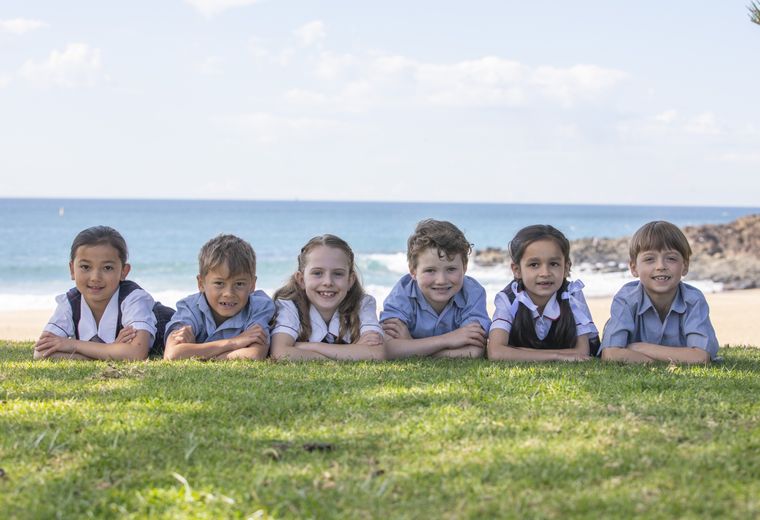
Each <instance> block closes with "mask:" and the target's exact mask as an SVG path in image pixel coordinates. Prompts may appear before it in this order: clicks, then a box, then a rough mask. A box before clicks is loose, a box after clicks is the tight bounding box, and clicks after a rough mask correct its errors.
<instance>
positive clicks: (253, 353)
mask: <svg viewBox="0 0 760 520" xmlns="http://www.w3.org/2000/svg"><path fill="white" fill-rule="evenodd" d="M268 353H269V347H265V346H264V345H252V346H250V347H244V348H239V349H237V350H230V351H229V352H225V353H223V354H219V355H218V356H214V358H213V359H218V360H232V359H251V360H257V361H262V360H264V359H266V358H267V354H268Z"/></svg>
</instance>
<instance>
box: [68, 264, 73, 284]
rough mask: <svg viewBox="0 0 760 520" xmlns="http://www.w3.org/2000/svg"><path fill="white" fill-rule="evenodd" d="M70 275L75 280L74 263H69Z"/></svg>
mask: <svg viewBox="0 0 760 520" xmlns="http://www.w3.org/2000/svg"><path fill="white" fill-rule="evenodd" d="M69 273H71V279H72V280H73V279H74V262H69Z"/></svg>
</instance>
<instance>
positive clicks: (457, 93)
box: [299, 51, 628, 110]
mask: <svg viewBox="0 0 760 520" xmlns="http://www.w3.org/2000/svg"><path fill="white" fill-rule="evenodd" d="M314 73H315V75H316V76H317V78H318V79H320V80H325V81H331V82H335V84H336V85H337V87H336V88H338V89H339V90H338V91H335V90H334V89H333V90H331V89H330V87H331V86H332V85H324V89H325V91H324V92H323V93H322V95H323V98H322V99H320V102H322V101H323V99H324V98H325V97H326V98H329V99H332V101H333V103H334V104H335V105H336V106H337V107H341V108H349V109H350V110H357V109H362V106H361V105H363V109H369V108H372V107H373V106H376V105H378V104H380V105H382V104H396V105H398V104H407V105H409V104H412V105H421V104H422V105H434V106H448V107H499V106H501V107H515V106H524V105H528V104H530V103H531V102H536V101H540V100H543V101H550V102H553V103H559V104H560V105H562V106H571V105H573V104H575V103H578V102H582V101H589V100H593V99H596V98H597V97H598V96H599V95H600V93H603V92H605V91H609V90H611V89H613V88H614V87H615V86H616V85H618V84H619V83H620V82H622V81H624V80H625V79H626V78H627V77H628V75H627V74H626V73H625V72H623V71H619V70H615V69H605V68H602V67H597V66H595V65H576V66H574V67H568V68H559V67H531V66H528V65H525V64H523V63H520V62H518V61H513V60H506V59H503V58H499V57H495V56H486V57H483V58H479V59H475V60H466V61H460V62H455V63H444V64H436V63H425V62H419V61H415V60H413V59H410V58H407V57H405V56H389V55H379V54H366V55H361V56H360V55H352V54H335V53H332V52H327V51H325V52H321V53H320V54H319V56H318V58H317V60H316V62H315V64H314ZM338 80H339V81H338ZM299 101H303V99H299Z"/></svg>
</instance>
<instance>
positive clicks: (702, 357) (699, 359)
mask: <svg viewBox="0 0 760 520" xmlns="http://www.w3.org/2000/svg"><path fill="white" fill-rule="evenodd" d="M692 350H693V351H694V360H695V361H694V362H695V363H704V364H707V363H709V362H710V360H711V357H710V353H709V352H707V351H706V350H702V349H701V348H696V347H693V348H692Z"/></svg>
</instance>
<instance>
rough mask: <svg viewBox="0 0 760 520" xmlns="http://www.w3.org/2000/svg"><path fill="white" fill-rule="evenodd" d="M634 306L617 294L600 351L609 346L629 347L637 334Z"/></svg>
mask: <svg viewBox="0 0 760 520" xmlns="http://www.w3.org/2000/svg"><path fill="white" fill-rule="evenodd" d="M635 329H636V323H635V322H634V319H633V308H631V306H630V305H628V304H627V303H626V301H625V299H623V298H622V297H620V296H615V298H613V300H612V306H611V307H610V320H609V321H608V322H607V324H606V325H605V326H604V337H603V338H602V344H601V346H600V347H599V351H600V352H601V350H602V349H605V348H607V347H627V346H628V344H629V343H631V342H632V339H633V337H634V334H635Z"/></svg>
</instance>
